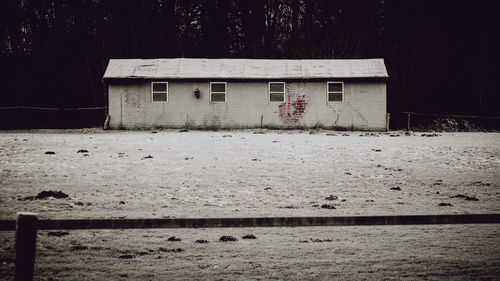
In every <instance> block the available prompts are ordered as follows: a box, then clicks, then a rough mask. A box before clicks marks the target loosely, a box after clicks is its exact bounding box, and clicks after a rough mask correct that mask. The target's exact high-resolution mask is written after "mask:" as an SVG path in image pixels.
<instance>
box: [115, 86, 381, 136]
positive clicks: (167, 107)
mask: <svg viewBox="0 0 500 281" xmlns="http://www.w3.org/2000/svg"><path fill="white" fill-rule="evenodd" d="M332 81H333V80H332ZM335 81H340V80H335ZM165 82H168V102H152V99H151V81H145V80H141V81H135V83H131V82H129V81H127V82H126V83H120V82H112V83H110V84H109V115H110V127H111V128H115V129H116V128H129V129H132V128H154V127H166V128H180V127H193V128H211V127H217V128H252V127H260V126H264V127H314V126H323V127H344V128H352V129H364V130H385V128H386V86H385V82H383V81H381V82H356V81H352V82H350V81H344V101H343V102H328V101H327V96H326V95H327V93H326V86H327V83H326V82H327V81H322V82H286V81H285V82H286V97H285V102H284V103H282V102H270V101H269V92H268V82H252V81H244V82H231V81H227V94H226V102H225V103H210V102H209V94H210V91H209V90H210V89H209V87H210V86H209V85H210V82H209V81H206V82H205V81H203V82H185V81H175V80H174V81H172V80H171V81H165ZM196 88H198V89H199V90H200V92H201V96H200V99H196V98H195V96H194V90H195V89H196Z"/></svg>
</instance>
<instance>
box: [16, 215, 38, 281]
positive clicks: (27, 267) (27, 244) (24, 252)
mask: <svg viewBox="0 0 500 281" xmlns="http://www.w3.org/2000/svg"><path fill="white" fill-rule="evenodd" d="M37 222H38V219H37V217H36V214H35V213H17V220H16V270H15V281H21V280H23V281H25V280H29V281H31V280H33V273H34V270H35V256H36V229H37Z"/></svg>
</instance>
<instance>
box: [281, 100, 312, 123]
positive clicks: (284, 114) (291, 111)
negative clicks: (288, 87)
mask: <svg viewBox="0 0 500 281" xmlns="http://www.w3.org/2000/svg"><path fill="white" fill-rule="evenodd" d="M305 97H306V96H305V95H302V96H298V97H297V98H296V99H295V100H294V101H293V102H292V100H291V99H290V96H288V101H287V102H284V103H282V104H280V105H279V110H280V111H279V114H280V118H281V119H283V122H284V123H285V125H293V124H297V123H298V122H299V121H300V119H301V118H302V115H303V114H304V112H305V110H306V107H307V102H306V100H305Z"/></svg>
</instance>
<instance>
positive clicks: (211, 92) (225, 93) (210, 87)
mask: <svg viewBox="0 0 500 281" xmlns="http://www.w3.org/2000/svg"><path fill="white" fill-rule="evenodd" d="M212 84H224V92H214V91H212ZM209 92H210V95H209V101H210V103H226V102H227V82H210V85H209ZM213 93H215V94H222V93H224V101H212V94H213Z"/></svg>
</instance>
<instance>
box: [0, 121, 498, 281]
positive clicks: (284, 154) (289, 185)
mask: <svg viewBox="0 0 500 281" xmlns="http://www.w3.org/2000/svg"><path fill="white" fill-rule="evenodd" d="M48 151H52V152H54V154H46V152H48ZM78 151H80V152H78ZM499 175H500V134H499V133H439V134H437V135H431V136H422V133H412V134H409V135H406V134H404V133H403V132H391V133H365V132H332V131H322V130H318V131H282V130H278V131H267V130H241V131H217V132H213V131H188V132H179V131H177V130H175V131H174V130H160V131H158V132H155V133H153V132H151V131H140V132H124V131H111V132H103V131H99V130H80V131H34V132H19V131H17V132H16V131H14V132H3V133H1V134H0V185H1V194H0V219H13V218H14V217H15V213H16V212H19V211H30V212H36V213H38V214H39V217H40V218H47V219H48V218H51V219H55V218H65V219H68V218H174V217H175V218H181V217H254V216H345V215H401V214H419V215H420V214H464V213H475V214H479V213H500V190H499V187H500V176H499ZM43 190H51V191H62V192H64V193H65V194H67V195H68V196H69V197H68V198H66V199H54V198H49V199H36V198H30V196H32V197H36V196H37V194H38V193H39V192H41V191H43ZM440 205H441V206H440ZM443 205H444V206H443ZM248 233H253V234H255V235H256V236H257V238H258V239H256V240H242V239H241V236H242V235H244V234H248ZM499 234H500V227H499V226H498V225H453V226H411V227H408V226H406V227H404V226H391V227H388V226H385V227H384V226H379V227H343V228H333V227H324V228H321V227H319V228H272V229H270V228H261V229H196V230H187V229H184V230H126V231H120V230H118V231H97V230H96V231H70V232H69V235H66V236H62V237H54V236H48V235H47V232H46V231H45V232H42V231H41V232H40V234H39V245H38V247H39V251H38V256H37V269H36V270H37V273H36V274H38V275H37V276H38V277H36V278H38V279H39V280H49V277H51V278H54V280H73V279H86V280H101V279H103V278H104V279H120V278H121V279H123V280H143V279H144V280H148V279H157V280H161V279H164V278H167V277H168V276H171V277H175V278H178V279H225V280H234V279H242V280H245V279H259V278H260V279H296V280H303V279H325V280H327V279H332V278H335V277H337V278H340V279H353V278H354V279H373V278H375V279H384V278H389V279H391V278H394V279H405V278H406V279H408V280H412V279H415V278H428V279H456V280H461V279H464V278H465V279H480V278H492V279H497V278H499V276H500V263H499V262H498V260H499V254H498V253H499V252H500V246H499V245H500V238H499V237H500V235H499ZM222 235H233V236H235V237H238V239H239V241H236V242H227V243H222V242H217V240H218V238H219V237H220V236H222ZM171 236H178V237H181V238H182V241H180V242H167V241H166V239H167V238H168V237H171ZM197 239H206V240H208V241H209V243H208V244H196V243H194V241H195V240H197ZM0 241H1V243H0V244H2V246H1V247H2V248H1V249H0V278H12V272H11V269H12V267H13V261H12V258H13V248H12V247H13V241H14V240H13V233H12V232H5V233H0ZM306 242H308V243H306ZM75 245H76V246H78V245H84V246H85V247H87V249H85V247H83V248H81V249H79V248H78V247H77V248H76V249H77V250H75V248H74V246H75ZM160 248H161V249H163V250H165V251H163V250H161V249H160ZM178 248H181V249H182V250H183V251H181V252H175V251H170V250H172V249H178ZM78 249H79V250H78ZM167 250H168V251H167ZM124 253H125V254H124ZM126 254H129V255H130V256H133V258H130V259H124V258H119V256H123V255H126ZM138 268H140V270H137V269H138ZM94 271H95V272H94ZM75 276H76V277H75ZM78 276H80V277H78Z"/></svg>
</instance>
